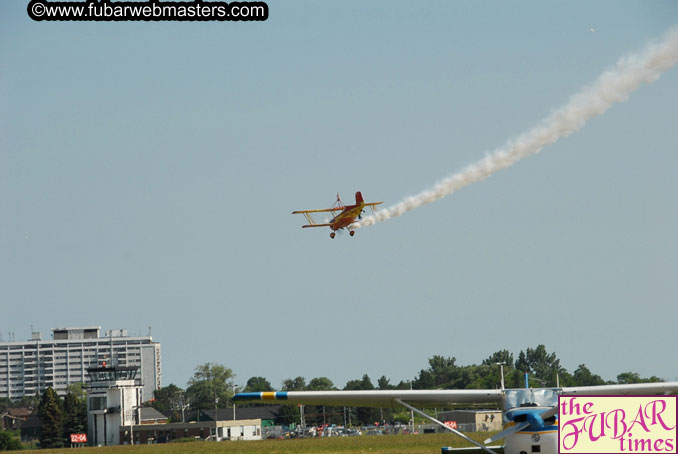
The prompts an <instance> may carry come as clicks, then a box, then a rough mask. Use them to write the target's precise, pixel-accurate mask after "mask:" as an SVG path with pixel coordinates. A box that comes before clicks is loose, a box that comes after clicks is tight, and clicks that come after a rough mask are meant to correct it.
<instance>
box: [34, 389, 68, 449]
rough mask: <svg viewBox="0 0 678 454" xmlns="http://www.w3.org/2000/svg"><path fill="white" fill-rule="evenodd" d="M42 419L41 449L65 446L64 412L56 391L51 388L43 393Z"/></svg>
mask: <svg viewBox="0 0 678 454" xmlns="http://www.w3.org/2000/svg"><path fill="white" fill-rule="evenodd" d="M38 416H39V417H40V447H41V448H43V449H45V448H62V447H63V446H64V439H63V432H64V422H63V410H62V408H61V400H60V399H59V396H58V395H57V393H56V391H54V389H52V387H49V388H47V389H46V390H45V392H44V393H42V398H41V399H40V405H39V406H38Z"/></svg>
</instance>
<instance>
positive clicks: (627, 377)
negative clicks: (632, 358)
mask: <svg viewBox="0 0 678 454" xmlns="http://www.w3.org/2000/svg"><path fill="white" fill-rule="evenodd" d="M662 381H664V380H662V379H661V378H659V377H655V376H654V375H653V376H652V377H650V378H643V377H641V376H640V374H639V373H637V372H622V373H621V374H619V375H617V383H619V384H620V385H626V384H631V383H658V382H662Z"/></svg>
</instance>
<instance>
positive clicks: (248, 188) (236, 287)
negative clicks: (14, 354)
mask: <svg viewBox="0 0 678 454" xmlns="http://www.w3.org/2000/svg"><path fill="white" fill-rule="evenodd" d="M26 3H27V2H25V1H7V2H2V3H0V55H1V56H2V58H1V59H0V257H2V260H1V261H0V289H2V290H1V293H0V300H1V301H2V304H1V311H2V316H1V317H0V333H2V335H3V337H4V339H5V340H6V339H7V336H8V333H9V332H14V333H15V337H16V338H17V339H24V338H28V337H30V329H31V326H33V328H34V329H35V330H38V331H42V332H43V337H45V336H47V335H48V333H49V330H50V329H51V328H55V327H60V326H82V325H101V326H102V328H103V329H111V328H125V329H128V330H129V331H130V332H131V333H139V332H141V333H142V334H146V333H147V332H148V326H151V327H152V334H153V337H154V339H156V340H158V341H160V342H161V343H162V346H163V357H162V361H163V374H164V377H163V384H165V385H166V384H169V383H176V384H178V385H180V386H184V385H185V384H186V381H187V380H188V378H189V377H190V376H191V374H192V372H193V370H194V368H195V367H196V366H197V365H199V364H202V363H205V362H208V361H209V362H217V363H221V364H224V365H226V366H228V367H230V368H232V369H233V370H234V372H235V373H236V374H237V379H236V382H238V383H244V382H245V381H246V380H247V378H249V377H251V376H254V375H260V376H264V377H267V378H268V379H269V380H270V381H271V382H272V383H273V384H274V385H275V386H279V384H280V382H281V380H283V379H285V378H287V377H292V376H297V375H301V376H305V377H306V378H308V379H310V378H312V377H316V376H328V377H330V378H331V379H332V380H333V381H334V382H335V384H337V385H340V386H343V384H344V383H345V382H346V381H347V380H349V379H352V378H356V377H359V376H362V374H364V373H368V374H370V376H371V377H372V378H373V379H376V378H378V377H379V376H381V375H386V376H387V377H389V378H391V379H392V381H396V382H397V381H399V380H406V379H409V378H412V377H413V376H414V375H415V374H416V373H417V372H418V371H419V369H421V368H424V367H426V360H427V358H429V357H430V356H432V355H435V354H440V355H445V356H455V357H456V358H457V359H458V362H459V363H461V364H469V363H473V362H479V361H481V360H482V359H483V358H485V357H487V356H489V355H490V354H491V353H493V352H495V351H497V350H500V349H504V348H505V349H508V350H510V351H512V352H513V353H515V354H517V353H518V352H519V351H520V350H521V349H525V348H527V347H534V346H536V345H538V344H545V345H546V347H547V350H548V351H553V352H555V353H556V354H557V355H558V357H559V358H560V359H561V363H562V364H563V366H565V367H566V368H567V369H568V370H570V371H573V370H574V369H576V367H577V366H578V365H579V364H581V363H585V364H586V365H587V366H589V367H590V368H591V369H592V370H593V371H594V372H596V373H598V374H600V375H602V376H603V377H604V378H606V379H613V378H614V377H615V376H616V374H617V373H619V372H622V371H627V370H632V371H637V372H639V373H641V374H642V375H657V376H660V377H663V378H666V379H676V378H678V371H677V370H676V368H675V365H674V364H673V363H672V361H670V360H668V359H669V358H673V357H674V356H675V328H676V324H675V320H676V319H677V318H678V309H677V305H676V295H677V294H678V279H676V275H677V274H678V240H677V239H676V235H675V232H676V231H678V204H676V195H677V194H678V180H676V178H675V169H676V167H678V154H676V153H675V150H676V147H677V146H678V128H676V124H678V121H677V120H678V110H677V109H676V103H675V99H677V95H678V70H677V69H676V68H673V69H672V70H669V71H668V72H667V73H665V74H664V75H663V76H662V77H661V78H660V79H659V80H658V81H656V82H655V83H653V84H651V85H646V86H643V87H641V88H640V89H639V90H638V91H636V92H635V93H633V94H632V95H631V98H630V99H629V101H627V102H625V103H622V104H619V105H616V106H614V107H613V108H612V109H611V110H610V111H608V112H607V113H605V114H604V115H602V116H601V117H598V118H595V119H593V120H592V121H590V122H589V124H587V126H586V127H585V128H584V129H583V130H582V131H580V132H578V133H576V134H574V135H572V136H570V137H567V138H565V139H563V140H561V141H559V142H558V143H556V144H554V145H553V146H550V147H547V148H546V149H544V151H543V152H542V153H540V154H538V155H536V156H534V157H531V158H529V159H527V160H525V161H522V162H520V163H518V164H517V165H515V166H514V167H512V168H510V169H507V170H505V171H502V172H500V173H498V174H496V175H494V176H493V177H491V178H490V179H488V180H486V181H484V182H482V183H478V184H474V185H471V186H469V187H467V188H464V189H463V190H461V191H460V192H458V193H456V194H454V195H453V196H452V197H449V198H446V199H443V200H441V201H439V202H436V203H434V204H432V205H428V206H426V207H422V208H420V209H418V210H416V211H414V212H412V213H409V214H406V215H404V216H402V217H400V218H397V219H392V220H390V221H387V222H385V223H382V224H378V225H375V226H373V227H369V228H365V229H361V230H359V231H358V233H357V235H356V236H355V237H353V238H349V237H348V236H347V235H342V236H339V237H338V238H337V239H335V240H330V239H329V237H328V233H329V232H328V231H325V230H324V229H316V230H313V231H302V230H301V229H300V225H301V224H302V221H303V218H300V217H297V216H292V215H291V214H290V213H291V211H292V210H299V209H312V208H324V207H327V206H329V205H331V204H332V203H333V202H334V197H335V194H336V193H337V192H339V193H341V194H342V196H343V197H344V198H345V199H346V200H350V199H351V197H352V194H353V192H355V191H356V190H361V191H362V192H363V194H364V195H365V197H366V198H367V199H369V200H371V201H384V202H385V204H386V205H391V204H394V203H397V202H399V201H400V200H401V199H402V198H403V197H405V196H408V195H411V194H414V193H416V192H419V191H420V190H422V189H425V188H427V187H429V186H431V185H432V184H433V183H435V182H436V181H437V180H439V179H441V178H443V177H445V176H447V175H448V174H450V173H453V172H455V171H457V170H459V169H461V168H463V167H464V166H466V165H468V164H470V163H473V162H475V161H477V160H478V159H480V158H482V157H483V156H484V155H485V154H486V153H487V152H489V151H491V150H493V149H495V148H497V147H499V146H501V145H502V144H503V143H504V142H505V141H506V140H508V139H510V138H512V137H516V136H517V135H519V134H520V133H522V132H524V131H526V130H528V129H530V128H531V127H532V126H534V125H535V124H536V123H537V122H538V121H539V120H540V119H541V118H543V117H544V116H546V115H548V114H549V113H550V112H551V111H552V110H553V109H555V108H557V107H559V106H560V105H562V104H564V103H565V102H567V100H568V99H569V97H570V96H571V95H573V94H574V93H576V92H577V91H578V90H579V89H581V88H582V87H583V86H585V85H586V84H588V83H590V82H592V81H593V80H594V79H595V78H596V77H597V75H598V74H600V73H601V72H602V71H603V70H604V69H606V68H608V67H610V66H611V65H613V64H614V62H615V61H616V60H617V59H618V58H619V57H621V56H623V55H624V54H626V53H628V52H630V51H634V50H635V51H638V50H640V49H642V48H643V47H644V46H645V45H646V44H647V43H648V42H650V41H651V40H653V39H655V38H658V37H660V36H661V35H662V33H664V31H666V30H667V29H668V28H670V27H671V26H672V25H675V24H676V23H677V22H678V21H677V20H676V18H678V3H676V2H672V1H656V2H642V1H629V2H616V1H599V2H584V1H582V2H541V1H521V2H503V1H490V2H471V1H468V2H462V1H427V2H417V3H415V2H398V1H383V2H369V3H368V2H359V1H344V2H315V1H310V0H309V1H270V2H268V4H269V6H270V13H269V14H270V15H269V19H268V20H267V21H265V22H243V23H235V22H230V23H229V22H223V23H216V22H215V23H184V22H161V23H144V22H140V23H114V22H111V23H85V22H80V23H71V22H60V23H58V22H51V23H48V22H40V23H38V22H33V21H32V20H31V19H30V18H28V16H27V14H26Z"/></svg>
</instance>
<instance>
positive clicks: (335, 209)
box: [292, 204, 367, 214]
mask: <svg viewBox="0 0 678 454" xmlns="http://www.w3.org/2000/svg"><path fill="white" fill-rule="evenodd" d="M365 205H367V204H365ZM343 209H344V207H335V208H325V209H324V210H299V211H293V212H292V214H306V213H329V212H331V211H341V210H343Z"/></svg>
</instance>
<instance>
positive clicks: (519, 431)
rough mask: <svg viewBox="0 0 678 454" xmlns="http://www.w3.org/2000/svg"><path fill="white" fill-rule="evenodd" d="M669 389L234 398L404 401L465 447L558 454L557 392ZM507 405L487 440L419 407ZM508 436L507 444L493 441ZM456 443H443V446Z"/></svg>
mask: <svg viewBox="0 0 678 454" xmlns="http://www.w3.org/2000/svg"><path fill="white" fill-rule="evenodd" d="M561 394H562V395H569V396H573V395H601V396H602V395H620V396H621V395H669V394H678V382H665V383H641V384H629V385H602V386H578V387H566V388H521V389H464V390H430V391H429V390H411V391H402V390H397V391H288V392H258V393H239V394H236V395H235V396H234V398H233V400H234V401H235V402H257V401H258V402H263V403H276V404H282V403H284V404H307V405H328V406H332V405H334V406H350V407H382V408H396V407H405V408H407V409H409V410H412V411H414V412H415V413H417V414H419V415H421V416H423V417H424V418H426V419H428V420H430V421H432V422H434V423H435V424H438V425H440V426H442V427H444V428H445V429H447V430H449V431H451V432H453V433H455V434H456V435H458V436H460V437H462V438H463V439H465V440H467V441H469V442H470V443H472V444H473V445H475V446H476V448H462V449H460V450H461V451H463V452H469V451H480V450H482V451H486V452H488V453H489V454H500V453H502V452H503V453H504V454H533V453H539V454H558V418H557V417H558V396H559V395H561ZM499 403H501V404H502V405H503V408H504V427H505V430H504V431H502V432H500V433H498V434H496V435H495V436H493V437H492V438H489V439H487V440H485V444H481V443H478V442H477V441H475V440H472V439H470V438H469V437H467V436H466V435H464V434H462V433H461V432H459V431H457V430H455V429H453V428H451V427H448V426H446V425H445V424H444V423H443V422H441V421H438V420H437V419H435V418H434V417H432V416H430V415H428V414H426V413H424V412H423V411H421V410H420V408H424V407H429V408H432V407H438V408H440V407H446V406H451V405H459V404H462V405H464V404H466V405H478V404H482V405H485V404H499ZM500 439H505V441H504V445H503V446H493V445H490V443H493V442H495V441H498V440H500ZM452 451H458V449H454V450H453V449H452V448H442V452H452Z"/></svg>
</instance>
